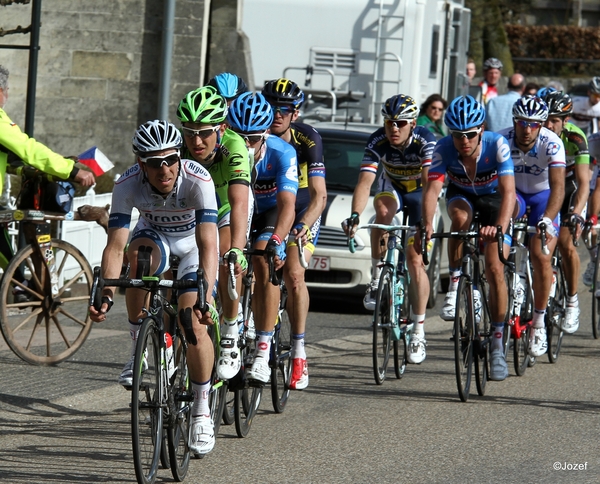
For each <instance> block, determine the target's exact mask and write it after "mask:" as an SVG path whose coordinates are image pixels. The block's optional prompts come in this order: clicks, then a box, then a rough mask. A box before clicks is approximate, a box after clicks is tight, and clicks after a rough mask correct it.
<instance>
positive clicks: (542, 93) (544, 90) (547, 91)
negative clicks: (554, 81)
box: [535, 87, 556, 99]
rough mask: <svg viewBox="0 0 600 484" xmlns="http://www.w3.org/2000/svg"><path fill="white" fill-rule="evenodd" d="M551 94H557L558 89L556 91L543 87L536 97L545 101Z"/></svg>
mask: <svg viewBox="0 0 600 484" xmlns="http://www.w3.org/2000/svg"><path fill="white" fill-rule="evenodd" d="M551 92H556V89H554V88H553V87H541V88H539V89H538V92H537V93H536V94H535V95H536V96H537V97H540V98H542V99H544V98H545V97H546V96H547V95H548V94H550V93H551Z"/></svg>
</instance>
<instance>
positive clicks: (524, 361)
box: [513, 329, 529, 376]
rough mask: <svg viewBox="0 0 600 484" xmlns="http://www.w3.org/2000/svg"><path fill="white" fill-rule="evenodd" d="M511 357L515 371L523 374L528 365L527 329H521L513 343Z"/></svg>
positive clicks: (520, 374) (519, 374) (518, 374)
mask: <svg viewBox="0 0 600 484" xmlns="http://www.w3.org/2000/svg"><path fill="white" fill-rule="evenodd" d="M513 359H514V362H515V373H516V374H517V376H523V375H524V374H525V370H527V366H528V365H529V329H527V330H523V331H521V334H519V335H517V337H516V338H515V340H514V343H513Z"/></svg>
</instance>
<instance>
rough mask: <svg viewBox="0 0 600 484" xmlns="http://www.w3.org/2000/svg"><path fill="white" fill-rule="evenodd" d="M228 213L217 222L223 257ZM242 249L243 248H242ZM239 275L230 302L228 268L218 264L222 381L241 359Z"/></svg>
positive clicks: (227, 239)
mask: <svg viewBox="0 0 600 484" xmlns="http://www.w3.org/2000/svg"><path fill="white" fill-rule="evenodd" d="M230 215H231V212H228V213H227V214H226V215H224V216H223V218H222V219H221V220H220V221H219V223H218V226H219V253H220V254H221V256H223V255H224V254H225V253H227V251H228V250H229V249H230V248H231V226H230ZM242 249H243V247H242ZM241 279H242V277H241V275H240V276H239V277H237V278H236V288H238V289H237V292H238V298H237V299H235V300H232V299H231V297H230V296H229V291H228V290H227V286H228V285H229V268H228V266H227V265H226V263H225V262H221V263H220V264H219V285H218V290H219V300H220V301H221V307H222V308H223V334H222V335H221V347H220V349H219V362H218V366H217V372H218V374H219V377H220V378H222V379H224V380H229V379H230V378H233V377H234V376H235V375H236V374H237V372H238V371H239V369H240V366H241V359H240V352H239V350H238V346H237V340H238V325H239V324H240V323H241V321H238V313H239V311H238V304H239V294H240V292H241V291H240V290H241V286H242V283H241Z"/></svg>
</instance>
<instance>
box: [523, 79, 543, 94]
mask: <svg viewBox="0 0 600 484" xmlns="http://www.w3.org/2000/svg"><path fill="white" fill-rule="evenodd" d="M540 87H541V86H540V85H539V84H536V83H535V82H528V83H527V84H526V85H525V92H524V93H523V95H524V96H535V95H536V94H537V92H538V90H539V89H540Z"/></svg>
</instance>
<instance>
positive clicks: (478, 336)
mask: <svg viewBox="0 0 600 484" xmlns="http://www.w3.org/2000/svg"><path fill="white" fill-rule="evenodd" d="M479 291H480V292H481V321H480V322H479V324H477V331H476V333H475V345H474V346H473V360H474V363H475V384H476V386H477V393H478V394H479V395H480V396H483V395H485V387H486V383H487V381H488V379H489V348H490V334H491V330H490V326H491V318H490V308H489V306H488V300H487V298H486V296H487V291H486V288H485V286H483V285H480V286H479Z"/></svg>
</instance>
